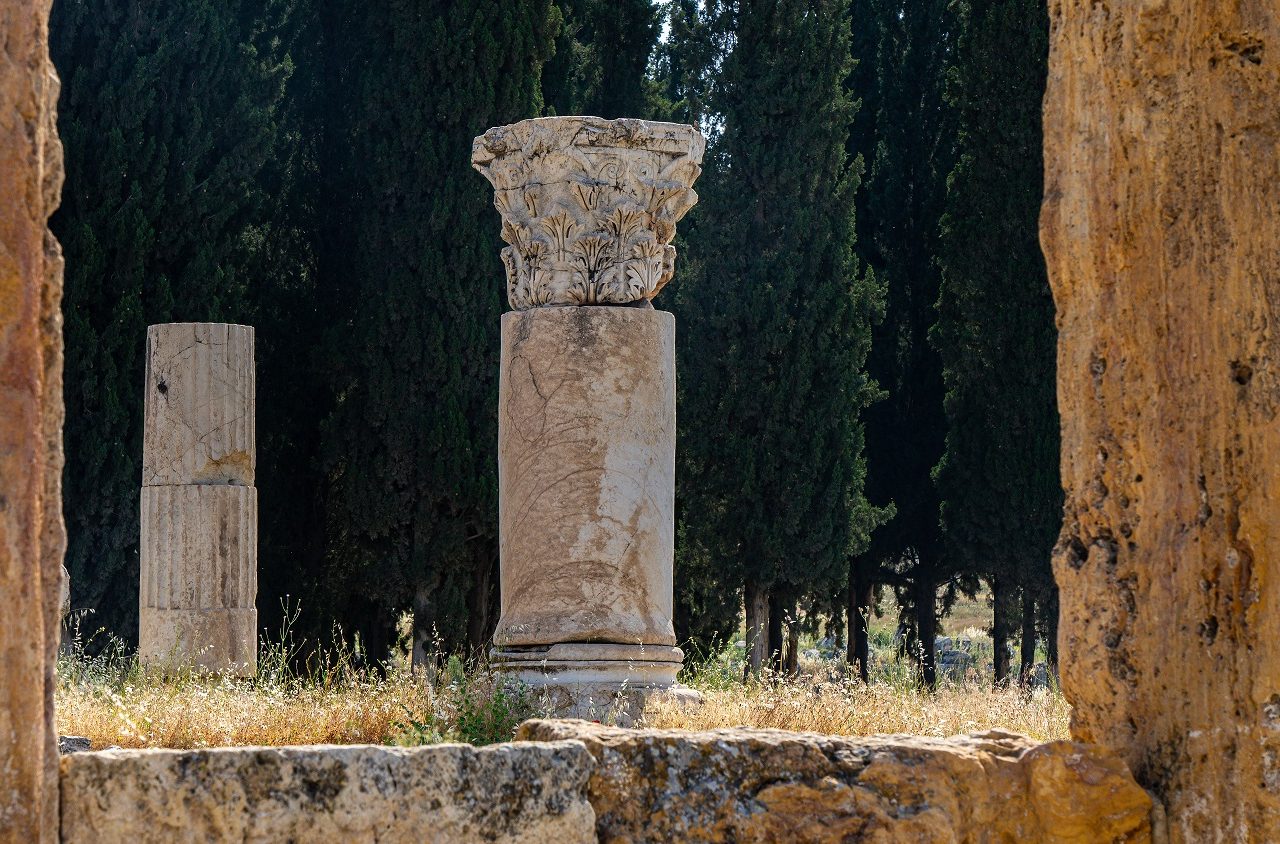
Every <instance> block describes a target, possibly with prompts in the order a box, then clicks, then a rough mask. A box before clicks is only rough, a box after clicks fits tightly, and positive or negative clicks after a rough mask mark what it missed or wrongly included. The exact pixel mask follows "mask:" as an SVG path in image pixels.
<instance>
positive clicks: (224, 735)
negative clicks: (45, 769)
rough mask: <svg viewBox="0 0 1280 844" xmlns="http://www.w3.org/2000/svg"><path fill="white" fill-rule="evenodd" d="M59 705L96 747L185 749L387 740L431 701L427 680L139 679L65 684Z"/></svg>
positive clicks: (65, 724)
mask: <svg viewBox="0 0 1280 844" xmlns="http://www.w3.org/2000/svg"><path fill="white" fill-rule="evenodd" d="M57 705H58V728H59V731H60V732H61V733H63V734H68V735H81V736H85V737H87V738H88V739H89V740H90V741H91V742H92V743H93V746H94V747H109V746H111V745H118V746H120V747H178V748H187V747H219V746H229V745H259V744H265V745H284V744H366V743H367V744H386V743H389V742H393V741H395V740H396V739H397V738H399V737H401V736H402V735H404V734H405V733H406V731H407V729H408V725H409V721H410V717H411V716H410V715H409V714H407V713H413V712H423V711H429V708H430V705H431V700H430V694H429V689H428V688H427V687H426V686H424V685H421V684H417V683H414V682H411V681H410V682H405V681H399V680H390V681H373V682H351V683H346V684H343V685H342V686H340V687H334V688H304V687H299V688H296V689H286V688H262V687H260V686H258V685H257V684H253V683H240V682H234V681H219V680H212V681H194V680H191V681H180V682H166V681H163V680H159V679H147V678H145V677H139V678H137V679H136V680H135V681H133V682H126V683H123V684H121V685H120V686H118V687H111V686H99V687H94V686H92V685H79V684H77V685H72V684H65V683H64V684H62V685H60V687H59V690H58V696H57Z"/></svg>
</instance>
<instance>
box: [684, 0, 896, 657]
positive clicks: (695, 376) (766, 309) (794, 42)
mask: <svg viewBox="0 0 1280 844" xmlns="http://www.w3.org/2000/svg"><path fill="white" fill-rule="evenodd" d="M699 15H700V19H699V20H697V21H694V22H693V23H694V24H696V27H693V28H695V29H696V28H699V27H705V28H708V29H709V30H710V31H711V33H712V34H711V35H710V37H709V40H708V41H707V42H706V43H714V44H719V45H722V46H723V47H724V51H723V52H722V53H720V54H719V55H713V56H711V58H712V62H711V63H710V65H709V66H707V67H705V68H704V69H703V71H702V72H703V73H705V74H709V75H710V76H711V77H712V81H710V82H709V83H707V87H708V90H709V91H710V94H709V100H708V112H707V116H708V118H709V120H708V122H707V126H708V128H709V129H710V130H711V131H712V143H711V145H710V148H709V150H708V156H707V162H706V168H705V174H704V176H703V179H702V181H701V182H700V183H699V185H698V189H699V192H700V193H701V195H702V203H701V206H700V208H699V209H697V211H696V212H695V216H694V218H693V220H691V223H692V225H691V226H690V227H689V231H688V232H687V234H686V242H687V244H688V247H687V253H688V254H687V255H686V256H685V257H684V258H683V259H682V260H684V264H683V266H684V270H683V272H682V277H681V278H680V279H679V280H678V283H677V284H678V286H677V288H676V292H677V299H676V307H677V311H678V316H679V317H680V325H681V332H680V334H679V337H678V343H677V347H678V356H679V372H680V377H681V384H682V385H683V387H682V389H681V392H680V408H679V413H680V420H681V439H680V464H679V465H680V470H681V476H680V477H681V484H682V490H681V520H682V521H681V531H682V534H681V535H682V537H683V544H684V546H685V548H684V550H683V551H682V562H684V563H686V564H688V563H697V562H699V561H701V562H703V563H705V564H706V565H711V566H714V567H715V573H714V576H712V577H710V578H707V580H708V581H709V582H714V583H716V584H718V588H719V590H720V592H721V593H726V592H728V591H729V590H732V589H734V588H735V587H737V586H741V587H743V588H744V592H745V599H746V603H747V608H748V623H749V627H751V628H752V630H753V633H752V634H750V635H752V636H753V639H754V640H755V641H760V633H761V632H762V631H764V630H766V629H767V628H768V615H769V609H768V607H769V603H770V600H769V598H770V593H771V592H776V593H777V595H776V596H775V599H774V601H775V606H776V605H778V604H777V602H778V600H779V599H785V601H787V602H789V603H790V606H791V607H794V605H795V604H794V602H795V601H796V600H797V599H799V598H801V597H804V596H807V595H809V594H810V593H815V592H816V593H830V592H831V591H838V590H839V583H840V582H841V581H842V579H843V571H844V567H845V565H846V560H847V558H848V555H849V553H850V551H851V550H853V549H857V548H858V547H859V546H860V545H861V544H863V543H864V541H865V538H866V534H867V533H869V531H870V529H871V527H872V523H873V522H874V519H875V516H876V514H875V512H874V511H873V510H872V508H870V507H869V506H868V505H867V503H866V501H865V500H864V499H863V497H862V482H863V473H864V464H863V457H862V427H861V423H860V421H859V418H860V412H861V410H862V409H863V408H864V407H865V406H866V405H867V403H868V402H869V401H870V400H871V399H872V398H873V397H874V395H875V389H874V385H873V384H872V383H871V382H870V380H869V379H868V378H867V377H866V374H865V372H864V371H863V361H864V359H865V357H866V355H867V351H868V347H869V345H870V340H871V331H870V323H871V320H872V317H873V315H874V313H875V312H876V310H877V308H878V305H879V302H878V291H877V290H876V289H875V287H874V285H873V284H871V283H870V282H869V281H868V280H867V278H866V277H865V276H864V275H863V274H862V273H861V272H859V270H858V266H857V262H856V260H855V258H854V254H853V245H854V194H855V191H856V189H857V186H858V179H859V174H860V169H861V167H860V163H859V162H858V161H857V160H855V159H851V158H850V157H849V155H848V153H847V149H846V141H847V137H848V131H849V123H850V121H851V119H852V117H853V112H854V108H855V104H854V101H853V98H852V97H851V96H850V95H849V93H848V92H847V91H846V89H845V87H844V81H845V78H846V77H847V76H848V74H849V72H850V70H851V64H850V54H849V41H850V29H849V17H848V3H847V0H823V1H822V2H812V1H811V0H805V1H804V2H800V0H768V2H746V0H743V2H711V3H707V4H705V5H704V7H703V9H702V10H701V11H700V13H699ZM691 574H692V573H690V572H686V573H685V574H684V576H683V577H684V579H685V582H689V581H690V580H692V579H694V578H693V577H691ZM683 597H684V600H685V602H686V603H685V606H684V611H686V612H688V611H690V610H694V611H696V610H697V609H698V607H697V606H690V605H689V603H687V602H688V597H689V596H687V595H686V596H683ZM688 627H692V625H688ZM702 632H703V634H704V635H705V632H706V631H705V629H704V630H703V631H702ZM721 632H727V631H725V630H722V631H721ZM774 644H775V645H777V644H779V643H774ZM753 653H754V654H755V656H754V659H755V667H759V660H760V658H761V657H762V649H760V648H757V649H755V650H754V651H753Z"/></svg>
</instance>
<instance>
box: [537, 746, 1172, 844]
mask: <svg viewBox="0 0 1280 844" xmlns="http://www.w3.org/2000/svg"><path fill="white" fill-rule="evenodd" d="M517 737H518V738H520V739H536V740H541V741H563V740H567V739H576V740H578V741H581V742H582V743H583V744H585V745H586V747H587V749H588V750H589V751H590V753H591V756H592V758H593V759H594V761H595V766H594V768H593V769H592V771H591V774H590V779H589V781H588V784H587V795H588V797H589V799H590V800H591V805H592V807H593V808H594V809H595V815H596V832H597V834H598V836H599V840H600V841H605V842H640V841H681V842H730V841H734V842H746V841H753V842H774V841H776V842H796V844H802V843H803V844H828V843H829V844H836V843H837V842H845V841H863V842H885V844H889V842H901V841H910V842H918V844H932V842H938V844H942V842H973V844H977V843H978V842H1002V841H1027V842H1032V841H1034V842H1043V843H1044V844H1097V843H1098V842H1145V841H1150V840H1151V827H1150V822H1149V817H1150V811H1151V799H1150V798H1149V797H1148V796H1147V793H1146V792H1145V791H1143V790H1142V789H1141V788H1139V787H1138V785H1137V784H1136V783H1135V782H1134V781H1133V778H1132V777H1131V776H1130V775H1129V771H1128V769H1127V768H1126V767H1125V765H1124V763H1123V762H1122V761H1120V759H1119V758H1117V757H1116V756H1115V754H1113V753H1111V752H1110V751H1108V750H1105V749H1103V748H1098V747H1091V746H1088V745H1083V744H1077V743H1073V742H1066V741H1058V742H1050V743H1048V744H1041V745H1037V744H1036V743H1035V742H1033V741H1031V740H1030V739H1028V738H1025V737H1023V736H1017V735H1013V734H1011V733H1002V732H987V733H982V734H980V735H973V736H960V737H956V738H951V739H931V738H922V737H919V736H854V737H839V736H819V735H813V734H806V733H791V732H786V731H783V730H746V729H733V730H713V731H709V732H702V733H687V732H680V731H675V730H623V729H617V728H613V727H602V726H600V725H599V724H592V723H588V722H586V721H527V722H525V723H524V724H523V725H522V726H521V727H520V730H519V732H518V734H517Z"/></svg>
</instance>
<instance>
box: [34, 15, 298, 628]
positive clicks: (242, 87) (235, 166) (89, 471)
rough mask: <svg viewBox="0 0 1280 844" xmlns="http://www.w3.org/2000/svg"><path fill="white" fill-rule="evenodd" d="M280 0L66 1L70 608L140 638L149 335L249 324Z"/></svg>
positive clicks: (275, 95)
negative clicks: (203, 324) (160, 327)
mask: <svg viewBox="0 0 1280 844" xmlns="http://www.w3.org/2000/svg"><path fill="white" fill-rule="evenodd" d="M287 10H288V6H287V4H285V3H283V2H274V0H272V2H266V3H247V2H246V3H241V2H228V1H227V0H219V2H205V0H193V2H185V3H180V4H140V3H130V2H122V0H63V1H62V2H59V3H58V4H56V6H55V8H54V10H53V14H52V20H51V24H50V34H51V39H50V40H51V50H52V54H53V58H54V62H55V64H56V65H57V67H58V70H59V72H60V74H61V76H62V79H63V88H62V97H61V101H60V104H59V121H58V129H59V133H60V134H61V136H62V140H63V145H64V149H65V166H66V184H65V188H64V191H63V198H62V205H61V208H60V209H59V210H58V212H57V214H55V215H54V217H53V220H52V222H51V225H52V228H53V231H54V233H55V234H56V235H57V237H58V239H59V240H60V241H61V242H62V246H63V250H64V253H65V255H66V259H67V269H66V289H65V296H64V299H63V313H64V318H65V340H66V376H65V396H66V405H67V419H66V429H65V437H66V452H67V462H66V471H65V475H64V482H63V491H64V492H63V494H64V498H65V508H64V509H65V512H66V518H67V528H68V547H67V558H66V559H67V568H68V569H69V571H70V574H71V588H72V605H73V606H74V607H77V608H80V607H90V608H95V609H96V610H97V617H96V618H95V619H93V620H91V622H90V623H91V624H92V625H94V626H96V625H98V624H102V625H104V626H106V627H108V628H109V629H110V630H112V631H113V632H115V633H116V634H118V635H119V636H121V637H122V638H124V639H125V640H126V641H135V640H136V636H137V607H138V486H139V483H140V479H141V467H140V463H139V461H140V459H141V452H142V381H143V352H144V346H145V338H146V328H147V325H148V324H151V323H158V322H171V321H232V322H251V321H252V313H251V310H250V296H249V295H248V289H249V287H250V284H251V277H250V275H251V268H252V267H253V266H255V264H256V262H257V261H258V260H259V258H260V255H261V252H262V250H263V249H265V248H266V243H265V239H264V233H265V231H266V228H267V220H268V216H269V212H268V205H267V199H268V197H267V191H266V185H265V183H264V180H263V172H264V168H265V167H266V165H267V163H268V162H270V161H272V160H273V159H275V158H276V157H277V156H278V155H279V149H280V146H281V144H282V143H283V137H282V132H281V129H280V126H279V123H278V119H277V118H278V111H279V108H280V104H281V101H282V98H283V96H284V85H285V81H286V79H287V78H288V75H289V72H290V65H289V62H288V58H287V56H286V55H285V53H284V48H283V46H282V43H281V42H280V40H279V37H278V28H279V25H280V23H281V21H282V19H283V17H284V15H285V13H286V12H287Z"/></svg>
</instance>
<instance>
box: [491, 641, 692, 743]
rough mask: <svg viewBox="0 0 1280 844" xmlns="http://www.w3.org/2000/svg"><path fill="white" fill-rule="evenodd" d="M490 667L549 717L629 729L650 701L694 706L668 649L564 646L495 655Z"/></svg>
mask: <svg viewBox="0 0 1280 844" xmlns="http://www.w3.org/2000/svg"><path fill="white" fill-rule="evenodd" d="M490 658H491V660H492V664H493V667H494V668H496V669H497V670H499V671H501V672H503V673H504V674H505V675H507V676H508V677H509V678H510V679H511V680H512V681H514V682H519V683H520V684H522V685H524V686H526V687H527V688H528V689H529V690H530V692H531V693H532V695H533V697H534V698H535V700H536V701H537V702H538V704H539V707H540V708H541V709H542V710H543V711H544V712H546V714H547V715H548V716H551V717H557V718H585V719H587V720H590V721H602V722H605V723H610V724H616V725H618V726H621V727H627V726H631V725H632V724H634V723H635V722H636V720H637V719H638V718H639V717H640V715H641V713H642V712H643V711H644V708H645V705H646V704H647V703H648V702H649V701H650V700H653V699H654V698H657V697H661V698H663V699H664V700H674V701H677V702H679V703H681V704H685V705H689V706H696V705H698V704H700V703H701V702H702V695H700V694H698V693H697V692H695V691H694V690H693V689H689V688H686V687H684V686H681V685H679V684H678V683H677V682H676V675H677V674H679V673H680V667H681V665H682V664H683V660H684V652H683V651H681V650H680V649H679V648H674V647H670V646H666V645H617V644H596V643H579V642H567V643H563V644H557V645H548V646H544V647H523V648H506V649H501V650H499V649H496V648H495V649H494V650H493V651H492V653H491V654H490Z"/></svg>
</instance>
